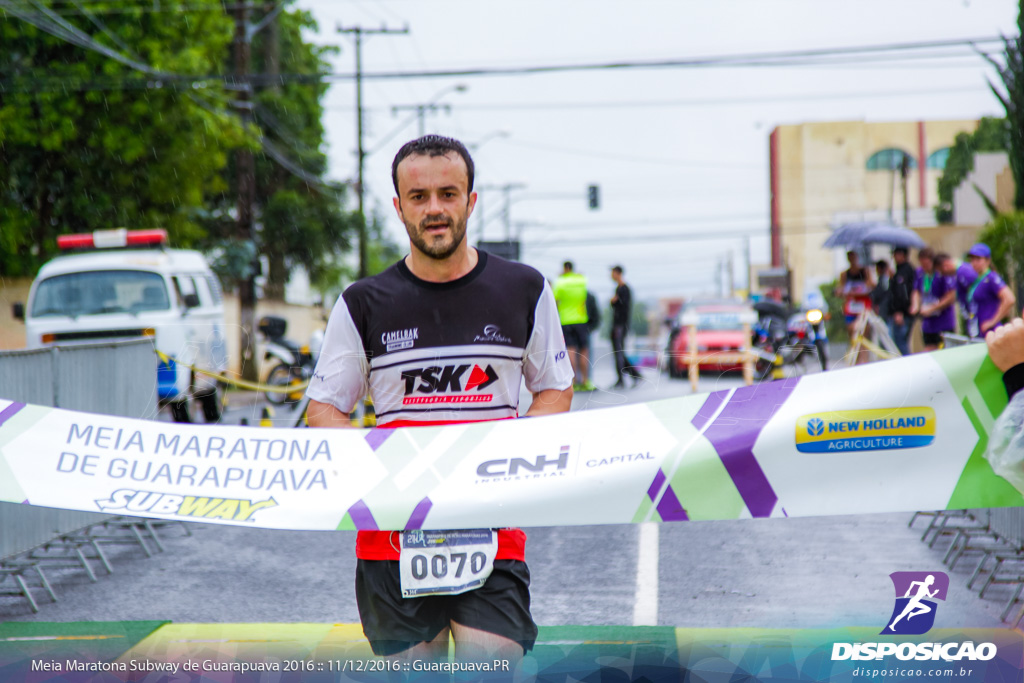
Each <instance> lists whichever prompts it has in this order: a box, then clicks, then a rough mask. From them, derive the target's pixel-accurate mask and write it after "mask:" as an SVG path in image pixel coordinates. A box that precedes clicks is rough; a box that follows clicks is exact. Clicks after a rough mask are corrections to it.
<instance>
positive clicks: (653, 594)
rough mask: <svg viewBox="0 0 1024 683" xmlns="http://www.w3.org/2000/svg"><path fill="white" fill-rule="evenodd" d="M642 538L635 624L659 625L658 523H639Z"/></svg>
mask: <svg viewBox="0 0 1024 683" xmlns="http://www.w3.org/2000/svg"><path fill="white" fill-rule="evenodd" d="M638 526H639V528H640V539H639V542H638V543H637V553H636V554H637V558H636V599H635V601H634V602H633V625H634V626H657V625H658V524H657V523H656V522H644V523H642V524H639V525H638Z"/></svg>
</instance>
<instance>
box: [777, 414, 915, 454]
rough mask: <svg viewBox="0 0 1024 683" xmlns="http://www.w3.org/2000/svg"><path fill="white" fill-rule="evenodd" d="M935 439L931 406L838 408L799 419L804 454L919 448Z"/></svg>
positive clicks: (798, 432) (799, 441)
mask: <svg viewBox="0 0 1024 683" xmlns="http://www.w3.org/2000/svg"><path fill="white" fill-rule="evenodd" d="M934 440H935V411H934V410H932V409H931V408H927V407H911V408H878V409H873V410H838V411H834V412H830V413H812V414H811V415H803V416H801V417H799V418H797V421H796V449H797V450H798V451H800V452H801V453H836V452H840V451H883V450H889V449H893V448H918V447H920V446H927V445H928V444H930V443H931V442H932V441H934Z"/></svg>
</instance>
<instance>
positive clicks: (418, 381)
mask: <svg viewBox="0 0 1024 683" xmlns="http://www.w3.org/2000/svg"><path fill="white" fill-rule="evenodd" d="M470 367H472V368H473V369H472V370H470ZM467 372H469V377H467V378H466V383H465V386H463V383H462V378H463V377H464V376H465V375H466V373H467ZM402 379H404V380H405V398H404V399H402V404H403V405H420V404H424V403H487V402H488V401H490V400H491V399H493V398H494V394H485V393H483V390H484V389H486V388H487V387H489V386H491V385H492V384H494V383H495V382H497V381H498V373H497V372H496V371H495V370H494V368H493V367H491V366H490V365H488V366H487V369H486V370H482V369H481V368H480V366H479V365H473V366H470V365H445V366H444V367H440V366H432V367H429V368H417V369H414V370H404V371H403V372H402ZM413 392H416V393H420V394H427V395H426V396H412V395H411V394H412V393H413ZM446 392H457V393H446Z"/></svg>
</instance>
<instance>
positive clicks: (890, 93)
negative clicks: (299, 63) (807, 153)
mask: <svg viewBox="0 0 1024 683" xmlns="http://www.w3.org/2000/svg"><path fill="white" fill-rule="evenodd" d="M979 90H988V88H987V87H986V86H983V85H972V86H964V87H956V88H922V89H905V90H878V91H862V92H851V93H827V94H813V93H802V94H801V93H794V94H790V95H771V96H765V97H720V98H719V97H716V98H709V99H686V100H636V101H632V102H631V101H628V100H602V101H591V102H492V103H490V104H460V105H459V109H463V110H467V111H468V110H483V111H486V110H499V111H514V110H517V109H518V110H534V109H598V108H606V109H633V108H658V107H707V106H717V105H733V104H737V105H743V104H766V103H771V102H792V101H794V100H804V101H815V100H851V99H862V98H865V97H912V96H918V95H933V94H936V95H939V94H941V95H948V94H950V93H960V92H977V91H979ZM324 109H325V110H351V109H353V107H351V106H337V107H324ZM364 109H365V110H372V109H374V108H373V107H364ZM378 109H382V108H378Z"/></svg>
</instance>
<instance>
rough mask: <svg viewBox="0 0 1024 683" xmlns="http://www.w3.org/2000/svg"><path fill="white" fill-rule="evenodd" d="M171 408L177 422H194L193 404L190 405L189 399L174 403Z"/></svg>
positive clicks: (172, 415)
mask: <svg viewBox="0 0 1024 683" xmlns="http://www.w3.org/2000/svg"><path fill="white" fill-rule="evenodd" d="M170 406H171V417H172V418H173V419H174V421H175V422H184V423H190V422H192V404H191V403H189V400H188V399H187V398H185V399H183V400H180V401H172V402H171V403H170Z"/></svg>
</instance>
